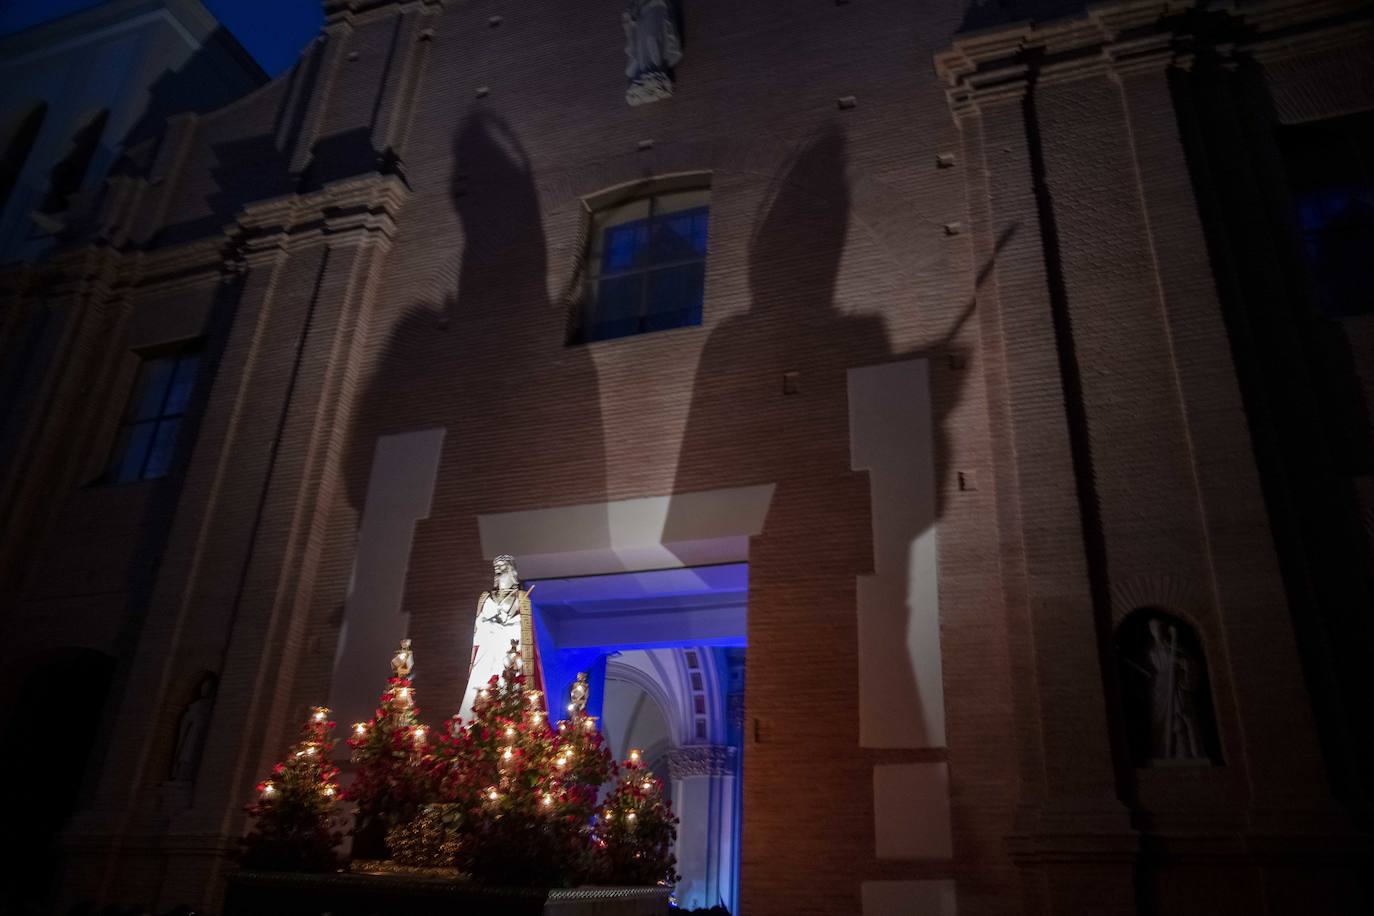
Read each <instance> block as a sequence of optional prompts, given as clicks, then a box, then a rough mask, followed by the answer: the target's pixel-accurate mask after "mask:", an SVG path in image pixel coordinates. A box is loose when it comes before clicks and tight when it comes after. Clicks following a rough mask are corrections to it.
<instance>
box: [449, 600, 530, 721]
mask: <svg viewBox="0 0 1374 916" xmlns="http://www.w3.org/2000/svg"><path fill="white" fill-rule="evenodd" d="M522 603H523V602H522V601H521V598H520V597H517V598H516V599H515V601H514V603H513V606H512V607H511V608H510V609H509V610H508V611H506V613H505V614H504V615H503V614H501V613H500V611H501V609H502V608H504V607H505V603H504V602H503V603H502V605H501V607H498V606H497V603H496V600H495V599H494V598H492V597H491V595H490V594H486V595H483V600H482V610H481V613H479V614H478V615H477V623H476V625H475V626H474V627H473V631H472V662H471V667H470V668H469V669H468V685H467V689H466V690H464V691H463V705H462V709H461V711H460V715H462V717H463V721H464V722H471V721H472V706H473V702H474V700H476V698H477V691H478V690H479V689H480V688H483V687H486V686H487V683H488V682H489V681H490V680H491V678H492V675H495V676H496V677H498V678H499V677H500V676H501V672H502V671H503V670H504V669H505V667H506V653H507V652H509V651H510V643H511V640H512V639H514V640H516V642H517V644H520V606H521V604H522Z"/></svg>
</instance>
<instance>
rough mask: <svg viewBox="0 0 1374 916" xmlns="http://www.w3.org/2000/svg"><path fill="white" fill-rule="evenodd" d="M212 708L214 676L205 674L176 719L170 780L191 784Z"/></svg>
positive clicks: (203, 744)
mask: <svg viewBox="0 0 1374 916" xmlns="http://www.w3.org/2000/svg"><path fill="white" fill-rule="evenodd" d="M214 705H215V676H214V675H213V674H207V675H205V677H203V678H201V680H200V684H199V685H198V686H197V687H196V697H195V699H193V700H192V701H191V702H190V703H187V704H186V708H185V709H183V710H182V711H181V717H180V718H179V719H177V746H176V751H175V752H174V753H173V754H172V779H173V780H175V781H177V782H191V781H192V780H193V779H195V778H196V768H197V767H198V766H200V752H201V749H202V748H204V747H205V733H206V730H207V729H208V728H209V726H210V712H211V710H212V709H213V708H214Z"/></svg>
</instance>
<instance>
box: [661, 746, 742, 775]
mask: <svg viewBox="0 0 1374 916" xmlns="http://www.w3.org/2000/svg"><path fill="white" fill-rule="evenodd" d="M737 757H738V751H737V750H736V749H735V748H733V747H730V746H727V745H719V744H689V745H686V746H684V747H678V748H674V749H673V750H672V751H670V752H669V753H668V777H669V778H670V779H689V778H691V777H693V776H733V775H734V774H735V762H736V759H737Z"/></svg>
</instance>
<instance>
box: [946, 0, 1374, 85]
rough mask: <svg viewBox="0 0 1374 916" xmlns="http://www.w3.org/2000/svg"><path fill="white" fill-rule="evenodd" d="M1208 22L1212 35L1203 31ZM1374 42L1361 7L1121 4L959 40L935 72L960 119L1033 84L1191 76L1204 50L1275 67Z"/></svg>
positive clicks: (1190, 1) (1334, 1) (1373, 23)
mask: <svg viewBox="0 0 1374 916" xmlns="http://www.w3.org/2000/svg"><path fill="white" fill-rule="evenodd" d="M1204 20H1205V21H1206V30H1207V34H1206V35H1203V34H1199V31H1198V29H1199V26H1201V25H1202V24H1203V22H1204ZM1223 33H1224V34H1225V41H1222V40H1221V38H1220V36H1221V34H1223ZM1371 34H1374V18H1372V17H1371V15H1370V13H1369V11H1368V9H1367V8H1366V7H1365V5H1364V4H1362V3H1360V2H1358V0H1316V2H1311V0H1270V2H1268V3H1260V4H1256V5H1253V6H1247V7H1245V8H1243V9H1237V8H1235V7H1234V6H1231V7H1221V8H1217V7H1208V6H1204V5H1203V4H1200V3H1199V2H1198V0H1118V2H1114V3H1104V4H1101V5H1098V6H1094V7H1093V8H1092V9H1090V10H1088V11H1087V12H1086V13H1084V14H1083V15H1081V16H1074V17H1069V18H1065V19H1057V20H1052V21H1049V22H1045V23H1031V22H1022V23H1017V24H1015V25H1012V26H1008V27H1006V28H1001V29H991V30H985V31H980V32H974V33H970V34H967V35H960V36H956V37H955V39H954V42H953V43H952V45H951V46H950V48H949V49H948V50H946V51H943V52H941V53H939V54H936V55H935V58H934V63H935V71H936V73H937V74H938V75H939V76H940V78H941V79H942V80H944V82H945V84H946V86H947V89H946V92H947V95H948V96H949V99H950V104H951V106H952V107H954V109H955V110H956V112H961V111H963V110H965V109H967V108H969V107H970V106H974V105H977V104H979V103H987V102H992V103H996V102H999V101H1006V100H1009V99H1010V100H1015V99H1019V98H1020V97H1021V95H1022V94H1023V93H1024V91H1025V87H1026V86H1027V84H1028V81H1029V80H1030V79H1032V78H1034V80H1035V81H1036V82H1038V83H1051V82H1059V81H1067V80H1077V79H1083V78H1085V77H1090V76H1099V75H1107V74H1113V75H1120V74H1124V73H1129V72H1134V71H1138V70H1142V69H1158V68H1161V67H1166V66H1171V65H1178V66H1185V67H1186V66H1189V65H1190V63H1191V60H1192V57H1193V54H1194V48H1196V47H1198V46H1203V45H1206V46H1210V47H1212V48H1213V49H1215V50H1217V51H1220V52H1222V54H1223V55H1224V56H1228V57H1229V56H1232V55H1235V54H1238V53H1245V54H1247V55H1249V56H1251V57H1254V58H1256V59H1261V60H1267V59H1273V58H1274V57H1281V56H1287V55H1291V54H1296V53H1307V52H1309V51H1311V50H1318V49H1322V48H1327V47H1334V46H1337V45H1350V44H1352V43H1356V42H1359V41H1362V40H1366V39H1367V38H1368V37H1369V36H1370V35H1371Z"/></svg>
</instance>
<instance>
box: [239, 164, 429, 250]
mask: <svg viewBox="0 0 1374 916" xmlns="http://www.w3.org/2000/svg"><path fill="white" fill-rule="evenodd" d="M409 195H410V191H409V189H408V188H406V186H405V183H404V182H403V181H402V180H401V179H400V178H399V177H398V176H396V175H383V174H380V173H374V174H369V175H359V176H354V177H352V178H343V179H340V180H338V181H334V182H330V183H329V184H326V185H325V186H324V187H322V188H320V189H319V190H318V191H312V192H309V193H306V194H286V195H283V196H281V197H275V198H271V199H269V200H263V201H257V202H255V203H252V204H249V205H248V206H246V207H244V208H243V210H242V211H241V212H240V214H239V216H238V219H237V220H236V221H235V222H234V224H232V225H231V226H228V227H226V229H225V232H226V235H228V236H229V237H230V238H231V239H232V240H233V242H234V244H235V246H236V247H237V248H238V250H239V251H240V252H241V254H242V255H243V256H248V255H250V254H252V253H254V252H259V251H263V250H266V249H272V248H296V247H300V246H302V245H306V244H314V243H317V242H319V241H320V240H324V239H327V240H328V241H329V243H330V244H350V243H351V244H361V243H364V242H374V243H377V244H383V245H387V244H390V241H391V239H392V238H393V237H394V236H395V234H396V216H397V214H398V213H399V211H400V208H401V205H402V204H403V203H404V202H405V200H406V198H407V197H409Z"/></svg>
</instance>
